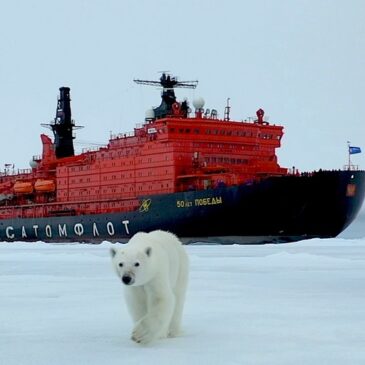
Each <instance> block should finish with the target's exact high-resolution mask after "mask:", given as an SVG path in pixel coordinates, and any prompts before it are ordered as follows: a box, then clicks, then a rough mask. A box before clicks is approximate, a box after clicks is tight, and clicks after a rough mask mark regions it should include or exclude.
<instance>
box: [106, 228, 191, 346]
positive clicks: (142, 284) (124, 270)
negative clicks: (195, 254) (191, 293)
mask: <svg viewBox="0 0 365 365" xmlns="http://www.w3.org/2000/svg"><path fill="white" fill-rule="evenodd" d="M110 253H111V256H112V263H113V266H114V269H115V271H116V273H117V275H118V277H119V278H120V280H121V281H122V283H123V284H124V289H125V290H124V292H125V300H126V303H127V307H128V311H129V313H130V315H131V317H132V319H133V322H134V328H133V331H132V336H131V338H132V340H133V341H135V342H137V343H141V344H147V343H149V342H151V341H154V340H156V339H160V338H166V337H176V336H177V335H178V334H179V332H180V326H181V318H182V313H183V307H184V301H185V293H186V287H187V283H188V273H189V260H188V256H187V254H186V252H185V249H184V247H183V245H182V244H181V242H180V241H179V239H178V238H177V237H176V236H175V235H173V234H172V233H169V232H164V231H153V232H150V233H143V232H139V233H137V234H135V235H134V236H133V237H132V238H131V239H130V240H129V242H128V243H127V244H126V245H123V246H122V247H120V248H114V247H113V248H111V249H110Z"/></svg>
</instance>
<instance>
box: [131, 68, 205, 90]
mask: <svg viewBox="0 0 365 365" xmlns="http://www.w3.org/2000/svg"><path fill="white" fill-rule="evenodd" d="M133 81H134V82H135V83H136V84H139V85H150V86H161V87H163V88H164V89H173V88H175V87H181V88H186V89H195V88H196V87H197V85H198V81H197V80H194V81H178V79H177V77H173V76H171V75H170V74H168V73H167V72H165V71H162V75H161V77H160V81H153V80H141V79H134V80H133Z"/></svg>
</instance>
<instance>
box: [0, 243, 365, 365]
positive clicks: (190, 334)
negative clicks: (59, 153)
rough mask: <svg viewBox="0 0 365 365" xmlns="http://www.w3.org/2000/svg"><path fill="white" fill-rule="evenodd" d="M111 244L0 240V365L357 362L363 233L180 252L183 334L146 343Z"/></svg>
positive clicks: (362, 312) (363, 310)
mask: <svg viewBox="0 0 365 365" xmlns="http://www.w3.org/2000/svg"><path fill="white" fill-rule="evenodd" d="M110 246H111V244H110V243H107V242H105V243H103V244H101V245H84V244H83V245H80V244H57V245H56V244H53V245H51V244H44V243H1V244H0V363H1V364H4V365H23V364H24V365H31V364H37V365H49V364H52V365H56V364H62V365H65V364H88V365H94V364H108V365H113V364H128V365H129V364H138V365H140V364H159V365H164V364H166V365H167V364H169V365H170V364H176V365H178V364H189V365H193V364H199V365H202V364H225V365H226V364H228V365H229V364H255V365H256V364H265V365H274V364H280V365H283V364H290V365H292V364H296V365H298V364H309V363H310V364H312V365H313V364H321V365H323V364H331V365H335V364H341V365H343V364H351V365H354V364H364V363H365V346H364V344H365V238H363V239H340V238H337V239H329V240H320V239H314V240H309V241H302V242H298V243H293V244H285V245H263V246H238V245H233V246H215V245H206V246H204V245H194V246H187V247H186V249H187V251H188V254H189V256H190V261H191V273H190V283H189V287H188V293H187V298H186V307H185V314H184V318H183V327H184V334H183V335H182V336H181V337H178V338H173V339H167V340H162V341H158V342H155V343H153V344H151V345H149V346H140V345H137V344H135V343H134V342H132V341H131V340H130V339H129V336H130V332H131V327H132V323H131V320H130V317H129V315H128V313H127V309H126V306H125V303H124V298H123V291H122V289H123V288H122V285H121V284H120V282H119V281H118V280H117V278H116V277H115V274H114V272H113V270H112V266H111V261H110V257H109V247H110Z"/></svg>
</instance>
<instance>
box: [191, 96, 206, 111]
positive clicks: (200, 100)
mask: <svg viewBox="0 0 365 365" xmlns="http://www.w3.org/2000/svg"><path fill="white" fill-rule="evenodd" d="M204 104H205V101H204V99H203V98H202V97H201V96H198V97H197V98H195V99H194V100H193V105H194V108H195V109H202V108H203V107H204Z"/></svg>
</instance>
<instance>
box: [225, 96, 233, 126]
mask: <svg viewBox="0 0 365 365" xmlns="http://www.w3.org/2000/svg"><path fill="white" fill-rule="evenodd" d="M230 100H231V99H230V98H227V105H226V107H225V108H224V120H225V121H226V122H229V113H230V111H231V106H230V105H229V101H230Z"/></svg>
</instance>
